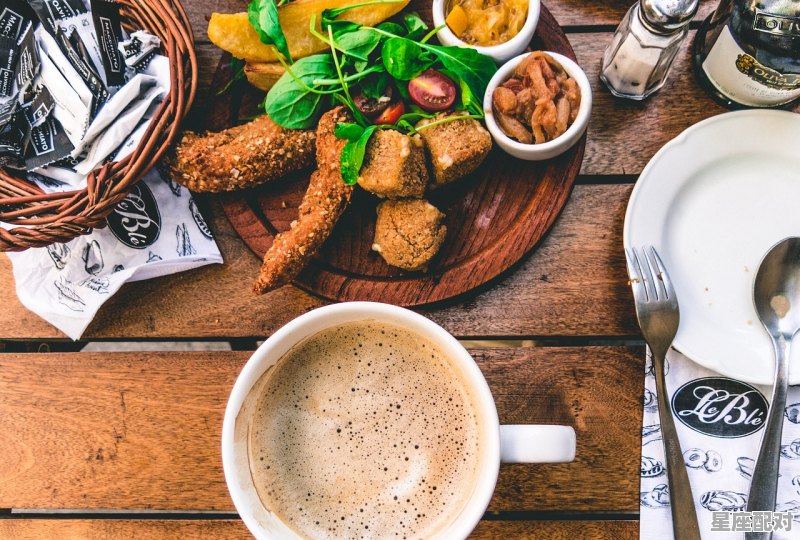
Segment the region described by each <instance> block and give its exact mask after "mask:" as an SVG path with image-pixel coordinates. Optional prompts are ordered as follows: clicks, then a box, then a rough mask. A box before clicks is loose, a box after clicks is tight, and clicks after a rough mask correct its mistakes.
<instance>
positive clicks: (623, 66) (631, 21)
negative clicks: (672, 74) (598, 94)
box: [600, 0, 698, 100]
mask: <svg viewBox="0 0 800 540" xmlns="http://www.w3.org/2000/svg"><path fill="white" fill-rule="evenodd" d="M697 5H698V0H641V1H640V2H637V3H636V4H634V5H633V6H632V7H631V9H630V10H628V13H627V14H626V15H625V18H624V19H623V20H622V22H621V23H620V25H619V28H617V31H616V32H615V33H614V38H613V39H612V40H611V44H610V45H609V46H608V48H607V49H606V51H605V53H604V54H603V68H602V70H601V71H600V78H601V79H602V80H603V82H604V83H605V84H606V86H608V89H609V90H611V93H612V94H614V95H615V96H617V97H623V98H628V99H636V100H642V99H645V98H646V97H648V96H650V95H651V94H652V93H653V92H656V91H657V90H658V89H660V88H661V87H662V86H664V83H665V82H666V80H667V75H669V71H670V67H672V61H673V60H674V59H675V55H676V54H677V52H678V50H679V49H680V47H681V44H682V43H683V41H684V40H685V39H686V35H687V34H688V32H689V21H691V20H692V18H693V17H694V15H695V13H697Z"/></svg>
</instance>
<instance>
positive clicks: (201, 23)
mask: <svg viewBox="0 0 800 540" xmlns="http://www.w3.org/2000/svg"><path fill="white" fill-rule="evenodd" d="M543 3H544V5H545V6H546V7H547V9H549V10H550V11H551V13H552V14H553V15H554V16H555V18H556V20H557V21H558V23H559V24H560V25H562V26H567V27H575V26H579V27H586V26H596V25H603V26H616V25H617V24H619V22H620V21H621V20H622V17H623V16H624V15H625V13H627V11H628V9H629V8H630V7H631V5H632V2H631V1H630V0H602V1H599V2H598V1H595V2H586V1H585V0H545V1H544V2H543ZM717 4H718V2H717V1H715V0H701V2H700V9H699V10H698V13H697V16H696V17H695V19H696V20H698V21H699V20H702V19H703V18H704V17H706V16H707V15H708V14H709V13H711V12H712V11H713V10H714V8H716V6H717ZM183 5H184V7H185V8H186V11H187V12H188V14H189V19H190V20H191V23H192V29H193V30H194V35H195V39H196V40H197V41H199V42H201V41H207V40H208V36H207V29H208V22H207V21H206V17H207V16H209V15H210V14H211V13H213V12H215V11H216V12H220V13H235V12H237V11H245V9H246V7H247V2H245V1H244V0H204V1H203V2H193V1H184V3H183ZM569 30H570V29H569V28H567V31H569Z"/></svg>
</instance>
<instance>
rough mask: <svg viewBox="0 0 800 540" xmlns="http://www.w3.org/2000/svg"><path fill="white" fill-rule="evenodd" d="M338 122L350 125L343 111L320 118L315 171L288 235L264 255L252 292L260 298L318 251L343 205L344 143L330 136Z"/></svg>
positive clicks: (345, 195)
mask: <svg viewBox="0 0 800 540" xmlns="http://www.w3.org/2000/svg"><path fill="white" fill-rule="evenodd" d="M338 122H352V117H351V116H350V114H349V113H348V112H346V111H345V109H344V108H343V107H336V108H335V109H333V110H331V111H329V112H327V113H325V114H324V115H322V118H320V120H319V126H318V127H317V170H316V171H314V173H313V174H312V175H311V182H310V183H309V185H308V190H307V191H306V194H305V195H304V196H303V201H302V202H301V203H300V208H299V216H298V218H297V220H296V221H293V222H292V224H291V227H290V228H289V230H288V231H285V232H282V233H280V234H278V235H277V236H276V237H275V241H274V242H273V243H272V247H270V249H269V251H268V252H267V253H266V255H264V262H263V263H262V265H261V273H260V274H259V276H258V279H257V280H256V282H255V285H253V290H254V291H255V292H256V293H258V294H263V293H265V292H267V291H270V290H272V289H276V288H278V287H280V286H282V285H285V284H287V283H289V282H290V281H291V280H293V279H294V278H295V277H297V274H299V273H300V271H301V270H302V269H303V267H304V266H305V265H306V263H307V262H308V261H309V260H310V259H311V257H313V256H314V254H316V253H317V251H319V248H320V247H322V244H323V243H324V242H325V240H327V239H328V237H329V236H330V234H331V232H332V231H333V227H334V225H336V222H337V221H339V217H340V216H341V215H342V213H343V212H344V210H345V209H346V208H347V205H348V204H349V203H350V195H351V193H352V192H353V187H352V186H348V185H347V184H345V183H344V182H343V181H342V172H341V167H340V162H339V160H340V156H341V153H342V148H343V147H344V145H345V143H346V142H347V141H345V140H344V139H339V138H337V137H336V135H334V129H335V128H336V124H337V123H338Z"/></svg>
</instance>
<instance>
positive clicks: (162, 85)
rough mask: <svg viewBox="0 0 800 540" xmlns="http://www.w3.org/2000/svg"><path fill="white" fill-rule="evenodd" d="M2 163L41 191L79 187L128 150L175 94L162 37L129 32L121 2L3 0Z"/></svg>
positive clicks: (0, 58) (0, 47)
mask: <svg viewBox="0 0 800 540" xmlns="http://www.w3.org/2000/svg"><path fill="white" fill-rule="evenodd" d="M3 3H4V7H2V8H1V9H0V165H2V166H3V167H6V168H9V169H19V170H24V171H27V173H28V174H27V176H28V178H29V179H30V180H31V181H33V182H35V183H37V184H38V185H39V187H41V188H42V189H43V190H44V191H47V192H49V191H59V190H71V189H76V188H80V187H83V186H84V185H85V182H86V177H87V175H88V174H89V173H90V172H91V171H92V170H94V169H95V168H97V167H98V166H100V165H102V164H103V163H105V162H107V161H109V160H112V161H118V160H120V159H122V158H124V157H126V156H127V155H129V154H130V153H131V152H132V151H133V150H134V149H135V148H136V146H137V145H138V143H139V141H140V140H141V138H142V136H143V135H144V133H145V132H146V130H147V127H148V125H149V121H150V119H151V118H152V116H153V115H154V113H155V111H156V110H157V108H158V107H159V105H160V104H161V102H162V100H163V99H164V97H165V96H166V94H167V93H168V92H169V86H170V75H169V73H170V70H169V61H168V59H167V58H166V57H165V56H162V55H159V54H157V53H156V51H158V49H159V47H160V41H159V39H158V38H157V37H155V36H153V35H151V34H149V33H147V32H145V31H143V30H140V31H136V32H133V33H132V34H131V35H130V36H127V35H126V34H125V33H124V32H123V29H122V25H121V19H120V9H119V5H118V4H117V3H116V1H115V0H90V3H89V5H86V4H84V1H83V0H4V2H3Z"/></svg>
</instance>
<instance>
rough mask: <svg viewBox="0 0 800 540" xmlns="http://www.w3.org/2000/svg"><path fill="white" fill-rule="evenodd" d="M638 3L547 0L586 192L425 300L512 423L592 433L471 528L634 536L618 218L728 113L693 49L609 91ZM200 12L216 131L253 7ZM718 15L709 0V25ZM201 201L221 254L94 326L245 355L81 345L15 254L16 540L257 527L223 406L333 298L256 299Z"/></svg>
mask: <svg viewBox="0 0 800 540" xmlns="http://www.w3.org/2000/svg"><path fill="white" fill-rule="evenodd" d="M630 3H631V0H600V1H597V2H592V3H589V2H585V1H584V0H550V1H549V2H547V5H548V7H549V8H550V9H551V11H552V12H553V14H554V15H555V16H556V18H557V19H558V21H559V22H560V23H561V24H562V25H563V26H564V27H565V30H566V31H567V33H568V35H569V38H570V40H571V42H572V44H573V47H574V48H575V50H576V53H577V56H578V61H579V63H580V64H581V66H583V68H584V69H585V70H586V72H587V73H588V75H589V78H590V80H591V81H592V83H593V86H594V92H595V97H594V99H595V105H594V112H593V116H592V121H591V123H590V126H589V139H588V144H587V149H586V157H585V159H584V161H583V167H582V171H581V175H580V177H579V178H578V181H577V185H576V187H575V189H574V192H573V194H572V198H571V200H570V202H569V203H568V205H567V207H566V209H565V210H564V212H563V214H562V215H561V217H560V218H559V220H558V222H557V223H556V225H555V227H554V228H553V230H552V231H551V233H550V234H549V235H548V237H547V238H546V239H545V241H544V242H543V243H542V245H541V246H540V247H539V248H538V249H537V250H536V251H535V252H534V253H533V254H532V255H531V256H530V257H529V258H528V259H527V260H525V261H524V262H523V263H521V264H520V265H519V266H518V267H517V268H515V269H514V270H513V271H512V272H510V273H508V274H507V275H506V276H504V277H503V278H502V279H500V280H498V281H497V282H496V283H494V284H492V285H491V286H490V287H488V288H485V289H484V290H482V291H478V292H476V293H475V294H471V295H469V296H468V297H467V298H465V299H463V300H460V301H458V302H451V303H450V304H448V305H445V306H439V307H437V308H435V309H423V310H421V311H422V312H423V313H424V314H426V315H427V316H429V317H431V318H432V319H433V320H435V321H436V322H438V323H439V324H441V325H442V326H444V327H445V328H446V329H448V330H449V331H450V332H452V333H453V334H455V335H456V336H458V337H459V338H463V339H467V340H471V343H472V346H473V349H472V353H473V355H474V356H475V358H476V360H477V362H478V364H479V365H480V367H481V369H482V370H483V371H484V373H485V375H486V377H487V379H488V381H489V384H490V386H491V388H492V392H493V393H494V395H495V398H496V400H497V406H498V410H499V413H500V419H501V421H502V422H504V423H537V422H538V423H564V424H568V425H572V426H574V428H575V431H576V432H577V436H578V451H577V457H576V459H575V462H574V463H570V464H562V465H539V466H528V465H513V466H504V467H502V469H501V473H500V480H499V483H498V486H497V491H496V494H495V497H494V499H493V500H492V502H491V505H490V507H489V512H488V513H487V515H486V518H485V520H484V521H483V522H481V525H480V526H479V527H478V529H477V530H476V531H475V533H474V537H475V538H570V539H573V538H591V539H603V538H637V537H638V522H637V519H638V508H639V506H638V501H639V474H638V473H639V455H640V450H639V448H640V430H641V414H642V407H641V400H640V398H641V395H642V388H643V373H644V361H643V358H644V349H643V345H642V343H641V341H639V338H638V335H639V333H638V328H637V326H636V323H635V318H634V314H633V307H632V303H631V301H630V292H629V291H628V288H627V284H626V275H625V270H624V262H623V253H622V250H621V245H622V221H623V216H624V213H625V206H626V204H627V201H628V197H629V195H630V192H631V188H632V184H633V182H634V181H635V180H636V177H637V175H638V174H639V173H640V172H641V170H642V168H643V167H644V165H645V164H646V163H647V161H648V160H649V159H650V157H651V156H652V155H653V154H654V153H655V152H656V151H657V150H658V149H659V148H660V147H661V146H662V145H663V144H664V143H666V142H667V141H668V140H670V139H671V138H673V137H674V136H675V135H677V134H678V133H679V132H681V131H682V130H683V129H685V128H686V127H688V126H690V125H692V124H694V123H695V122H698V121H700V120H702V119H704V118H707V117H709V116H712V115H716V114H719V113H721V112H723V109H722V108H720V107H718V106H717V105H715V104H714V102H713V101H712V100H711V99H710V98H709V97H707V96H706V94H705V93H704V92H703V91H702V90H701V89H700V88H699V86H698V85H697V83H696V82H695V79H694V77H693V75H692V73H691V68H690V63H689V56H688V49H687V48H686V47H685V48H684V51H683V53H681V55H680V56H679V57H678V59H677V62H676V66H675V71H674V73H673V74H672V77H671V79H670V81H669V83H668V84H667V85H666V87H664V88H663V89H662V90H661V92H659V93H658V94H657V95H656V96H654V97H653V98H651V99H650V100H648V101H647V102H645V103H631V102H622V101H619V100H616V99H613V98H612V97H611V95H610V94H609V93H608V92H607V91H605V90H604V89H603V88H601V83H600V82H599V79H598V70H599V65H600V58H601V55H602V52H603V50H604V49H605V47H606V45H607V44H608V42H609V41H610V39H611V32H612V31H613V29H614V27H615V26H616V24H617V23H618V22H619V21H620V20H621V18H622V16H623V14H624V13H625V11H626V9H627V8H628V6H629V5H630ZM185 5H186V6H187V8H188V9H189V11H190V13H191V18H192V23H193V26H194V30H195V35H196V39H197V46H198V52H199V56H200V61H201V77H202V81H201V85H200V86H201V91H200V94H199V97H198V101H197V103H196V104H195V107H194V111H193V114H192V115H191V117H190V118H189V120H188V123H189V124H190V126H191V127H201V126H202V121H203V113H202V111H203V108H204V103H206V102H207V99H208V95H207V94H208V90H207V89H208V86H209V82H210V78H211V75H212V73H213V70H214V68H215V66H216V64H217V62H218V60H219V55H220V52H219V51H218V50H217V49H216V48H215V47H214V46H212V45H211V44H210V43H209V42H208V40H207V38H206V36H205V30H206V26H207V24H206V21H205V17H206V15H207V14H208V13H210V12H212V11H229V12H230V11H239V10H241V9H242V8H243V7H244V6H245V2H243V1H241V0H206V1H204V2H201V1H186V2H185ZM711 9H713V5H712V2H708V1H706V2H702V4H701V10H700V11H701V13H700V14H699V15H698V20H699V19H700V18H701V17H703V16H704V15H705V14H708V13H709V12H710V10H711ZM696 26H697V22H695V23H693V28H694V27H696ZM205 204H206V205H207V206H208V210H209V211H210V215H211V222H212V225H213V229H214V231H215V233H216V235H217V241H218V243H219V245H220V248H221V250H222V252H223V255H224V258H225V264H224V265H223V266H215V267H207V268H203V269H199V270H196V271H192V272H187V273H184V274H179V275H174V276H170V277H165V278H160V279H154V280H152V281H148V282H144V283H138V284H136V286H133V287H125V288H124V289H123V290H122V291H121V292H120V293H119V294H117V295H116V296H115V297H114V298H113V299H112V300H110V301H109V302H108V304H107V305H106V306H105V307H104V308H103V309H102V310H101V311H100V313H99V315H98V317H97V319H96V320H95V321H94V323H93V324H92V325H91V326H90V328H89V330H88V331H87V332H86V335H85V338H84V339H86V340H88V341H101V340H102V341H114V340H116V341H140V342H143V343H144V342H150V341H224V342H230V343H231V344H232V345H233V349H234V350H233V351H222V352H137V353H130V352H125V353H123V352H114V353H104V354H98V353H79V352H75V351H78V350H79V349H80V347H81V345H82V344H78V345H75V344H72V343H70V342H69V341H68V340H66V339H65V338H64V336H63V335H62V334H61V333H60V332H58V331H57V330H56V329H55V328H53V327H51V326H50V325H49V324H47V323H46V322H44V321H43V320H41V319H39V318H38V317H37V316H36V315H34V314H32V313H30V312H28V311H27V310H25V308H23V307H22V306H21V305H20V303H19V301H18V300H17V298H16V295H15V292H14V288H13V286H12V284H13V278H12V275H11V269H10V264H9V261H8V259H7V258H6V257H5V256H2V257H0V283H2V284H3V286H2V287H0V306H2V308H0V351H2V353H1V354H0V456H2V458H0V517H3V518H8V519H0V537H1V538H42V537H59V538H69V537H80V538H83V537H87V538H89V537H90V538H100V537H114V538H117V537H124V538H128V537H130V538H163V537H177V538H247V537H248V533H247V531H246V529H245V527H244V526H243V525H242V523H241V522H240V521H239V520H238V519H237V516H236V514H235V512H234V509H233V505H232V503H231V500H230V498H229V496H228V493H227V490H226V488H225V482H224V479H223V475H222V464H221V460H220V430H221V422H222V415H223V410H224V407H225V403H226V400H227V397H228V394H229V392H230V389H231V386H232V385H233V382H234V380H235V378H236V376H237V374H238V372H239V370H240V369H241V367H242V365H243V364H244V362H245V361H246V360H247V358H248V356H249V354H250V352H249V351H250V350H252V349H253V348H254V347H255V342H256V340H260V339H263V338H264V337H265V336H268V335H269V334H270V333H272V332H273V331H274V330H275V329H276V328H278V327H280V326H281V325H282V324H284V323H286V322H287V321H289V320H291V319H292V318H294V317H296V316H297V315H299V314H301V313H303V312H305V311H308V310H309V309H312V308H314V307H317V306H320V305H322V304H323V303H324V302H322V301H321V300H319V299H318V298H315V297H313V296H310V295H309V294H306V293H304V292H302V291H300V290H299V289H296V288H294V287H291V286H288V287H284V288H283V289H280V290H278V291H275V292H273V293H271V294H268V295H266V296H263V297H257V296H253V295H252V293H251V292H250V283H251V280H252V279H253V276H255V275H256V273H257V269H258V266H259V261H258V260H257V259H256V257H255V256H254V255H253V254H252V253H251V252H249V251H248V250H247V248H246V247H245V246H244V245H243V244H242V242H241V241H240V240H239V239H238V238H237V236H236V235H235V233H234V232H233V230H232V229H231V227H230V224H229V223H228V222H227V220H226V218H225V217H224V215H223V213H222V211H221V209H220V208H219V207H218V206H217V205H216V204H215V202H214V200H213V199H207V200H205ZM476 340H480V341H476ZM499 340H503V341H502V342H500V341H499ZM509 340H512V341H511V343H512V344H514V343H515V344H517V345H521V346H518V347H508V346H507V345H508V344H509ZM501 345H502V346H501Z"/></svg>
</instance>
